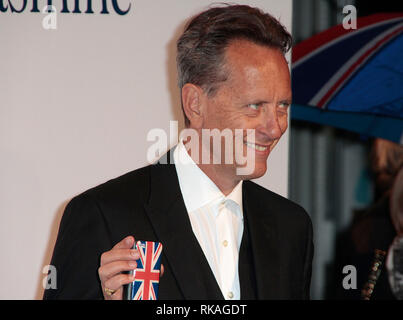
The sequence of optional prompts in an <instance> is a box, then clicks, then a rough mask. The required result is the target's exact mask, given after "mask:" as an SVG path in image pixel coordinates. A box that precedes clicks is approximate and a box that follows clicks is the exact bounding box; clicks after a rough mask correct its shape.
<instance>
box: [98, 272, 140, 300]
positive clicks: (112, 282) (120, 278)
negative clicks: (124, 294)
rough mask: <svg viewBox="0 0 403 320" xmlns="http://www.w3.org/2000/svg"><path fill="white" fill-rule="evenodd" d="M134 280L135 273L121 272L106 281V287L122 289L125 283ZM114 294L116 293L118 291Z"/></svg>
mask: <svg viewBox="0 0 403 320" xmlns="http://www.w3.org/2000/svg"><path fill="white" fill-rule="evenodd" d="M133 281H134V275H131V274H124V273H121V274H118V275H116V276H114V277H112V278H110V279H109V280H107V281H105V283H104V287H106V288H109V289H111V290H120V289H122V286H123V285H125V284H129V283H130V282H133ZM114 294H116V292H115V293H114ZM114 294H113V295H114ZM113 295H112V296H113Z"/></svg>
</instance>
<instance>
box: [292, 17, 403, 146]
mask: <svg viewBox="0 0 403 320" xmlns="http://www.w3.org/2000/svg"><path fill="white" fill-rule="evenodd" d="M292 87H293V106H292V108H291V119H297V120H304V121H310V122H315V123H320V124H325V125H331V126H334V127H337V128H342V129H346V130H350V131H354V132H358V133H361V134H365V135H369V136H373V137H380V138H384V139H388V140H391V141H394V142H397V143H401V144H403V12H402V13H391V14H376V15H371V16H367V17H362V18H359V19H357V29H355V30H354V29H349V30H346V29H344V28H343V26H342V25H337V26H335V27H332V28H330V29H328V30H326V31H324V32H321V33H319V34H317V35H315V36H313V37H311V38H309V39H307V40H305V41H302V42H301V43H299V44H297V45H296V46H295V47H294V48H293V55H292Z"/></svg>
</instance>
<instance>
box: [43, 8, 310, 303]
mask: <svg viewBox="0 0 403 320" xmlns="http://www.w3.org/2000/svg"><path fill="white" fill-rule="evenodd" d="M290 44H291V36H290V35H289V34H288V32H287V31H286V30H285V29H284V28H283V27H282V26H281V24H280V23H279V22H278V21H277V20H275V19H274V18H273V17H272V16H270V15H269V14H265V13H263V12H261V11H260V10H258V9H256V8H251V7H248V6H239V5H234V6H224V7H215V8H211V9H209V10H207V11H205V12H203V13H201V14H199V15H198V16H196V17H195V18H193V19H192V21H190V23H189V24H188V26H187V28H186V30H185V31H184V33H183V35H182V36H181V37H180V39H179V40H178V56H177V63H178V73H179V87H180V89H181V95H182V107H183V112H184V116H185V123H186V126H187V128H188V129H190V130H193V132H196V133H197V134H196V135H193V136H192V137H191V139H184V140H181V141H180V143H179V144H178V145H177V147H176V148H174V149H172V150H170V151H169V152H168V154H167V158H169V159H172V160H173V163H172V161H170V163H169V164H164V161H160V162H159V163H157V164H154V165H150V166H147V167H145V168H141V169H138V170H136V171H133V172H130V173H128V174H126V175H124V176H122V177H119V178H116V179H114V180H111V181H108V182H106V183H105V184H103V185H100V186H98V187H96V188H93V189H91V190H88V191H87V192H85V193H83V194H81V195H80V196H78V197H76V198H74V199H73V200H72V201H71V202H70V203H69V204H68V206H67V207H66V210H65V213H64V216H63V219H62V221H61V225H60V231H59V236H58V239H57V243H56V246H55V250H54V255H53V258H52V262H51V264H53V265H55V266H56V268H57V271H58V272H57V276H58V279H57V280H58V283H57V284H58V289H57V290H47V291H46V292H45V296H44V297H45V298H60V299H63V298H82V299H96V298H105V299H121V298H122V286H123V285H124V284H127V283H130V282H131V281H133V277H132V276H130V275H128V274H125V273H123V272H124V271H128V270H133V269H135V268H136V260H137V259H138V258H139V255H138V252H137V251H136V250H133V249H130V248H131V247H132V245H133V243H134V241H135V239H136V240H147V241H159V242H161V243H162V244H163V246H164V249H163V253H162V264H163V267H164V271H163V276H162V277H161V279H160V286H159V298H160V299H228V300H232V299H307V298H309V286H310V277H311V264H312V254H313V245H312V226H311V221H310V219H309V217H308V215H307V214H306V212H305V211H304V210H303V209H302V208H301V207H299V206H298V205H296V204H294V203H292V202H291V201H289V200H287V199H285V198H283V197H281V196H279V195H276V194H274V193H272V192H270V191H268V190H266V189H264V188H263V187H261V186H258V185H257V184H255V183H253V182H250V181H249V180H250V179H254V178H258V177H260V176H262V175H263V174H264V173H265V172H266V169H267V168H266V166H267V157H268V156H269V154H270V152H271V150H272V149H273V148H274V146H275V145H276V144H277V142H278V141H279V139H280V137H281V136H282V134H283V133H284V132H285V131H286V129H287V121H288V120H287V113H288V106H289V105H290V103H291V89H290V75H289V69H288V65H287V62H286V60H285V59H284V53H285V52H286V51H288V49H289V47H290ZM206 129H216V130H218V131H220V132H221V131H224V130H227V131H228V130H229V131H230V132H231V133H233V135H232V140H230V141H228V140H225V141H224V142H225V143H224V142H223V141H221V144H220V146H221V148H218V150H217V149H215V148H212V147H211V145H210V146H209V142H210V138H208V139H207V141H206V139H203V138H202V137H203V132H204V131H203V130H206ZM248 130H252V131H253V133H254V136H250V135H248V134H247V132H248ZM236 132H238V135H237V133H236ZM239 133H240V134H239ZM196 142H197V143H196ZM239 142H240V143H239ZM230 143H232V144H235V148H233V149H232V150H233V153H232V155H233V156H234V157H233V159H240V158H242V157H244V156H245V155H246V159H247V161H246V163H245V162H244V163H242V161H236V160H234V161H232V162H227V161H225V162H224V159H221V161H219V162H218V163H217V162H216V161H207V162H206V161H203V160H205V159H204V158H203V155H205V154H206V153H207V154H208V155H209V156H211V157H213V158H215V159H216V158H217V156H218V154H220V153H222V154H225V155H226V156H228V155H229V154H231V152H232V151H230V152H223V150H227V149H226V147H227V144H230ZM239 145H240V146H241V148H239ZM236 146H238V148H236ZM211 157H209V158H210V160H211ZM179 159H184V160H185V161H180V160H179ZM245 166H246V167H249V168H251V169H252V170H246V171H244V172H243V173H242V174H240V172H241V170H240V169H242V168H245ZM245 172H246V173H245ZM134 238H135V239H134Z"/></svg>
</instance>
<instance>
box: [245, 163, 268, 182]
mask: <svg viewBox="0 0 403 320" xmlns="http://www.w3.org/2000/svg"><path fill="white" fill-rule="evenodd" d="M243 169H245V168H243ZM252 169H253V170H252ZM266 171H267V163H255V167H254V168H250V169H249V168H248V170H247V172H246V174H243V175H240V177H241V178H242V180H252V179H258V178H260V177H262V176H264V175H265V173H266ZM244 172H245V171H244Z"/></svg>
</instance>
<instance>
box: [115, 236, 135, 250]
mask: <svg viewBox="0 0 403 320" xmlns="http://www.w3.org/2000/svg"><path fill="white" fill-rule="evenodd" d="M133 245H134V237H133V236H127V237H126V238H124V239H123V240H122V241H120V242H118V243H117V244H115V246H114V247H113V248H112V250H113V249H129V248H131V247H133Z"/></svg>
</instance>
